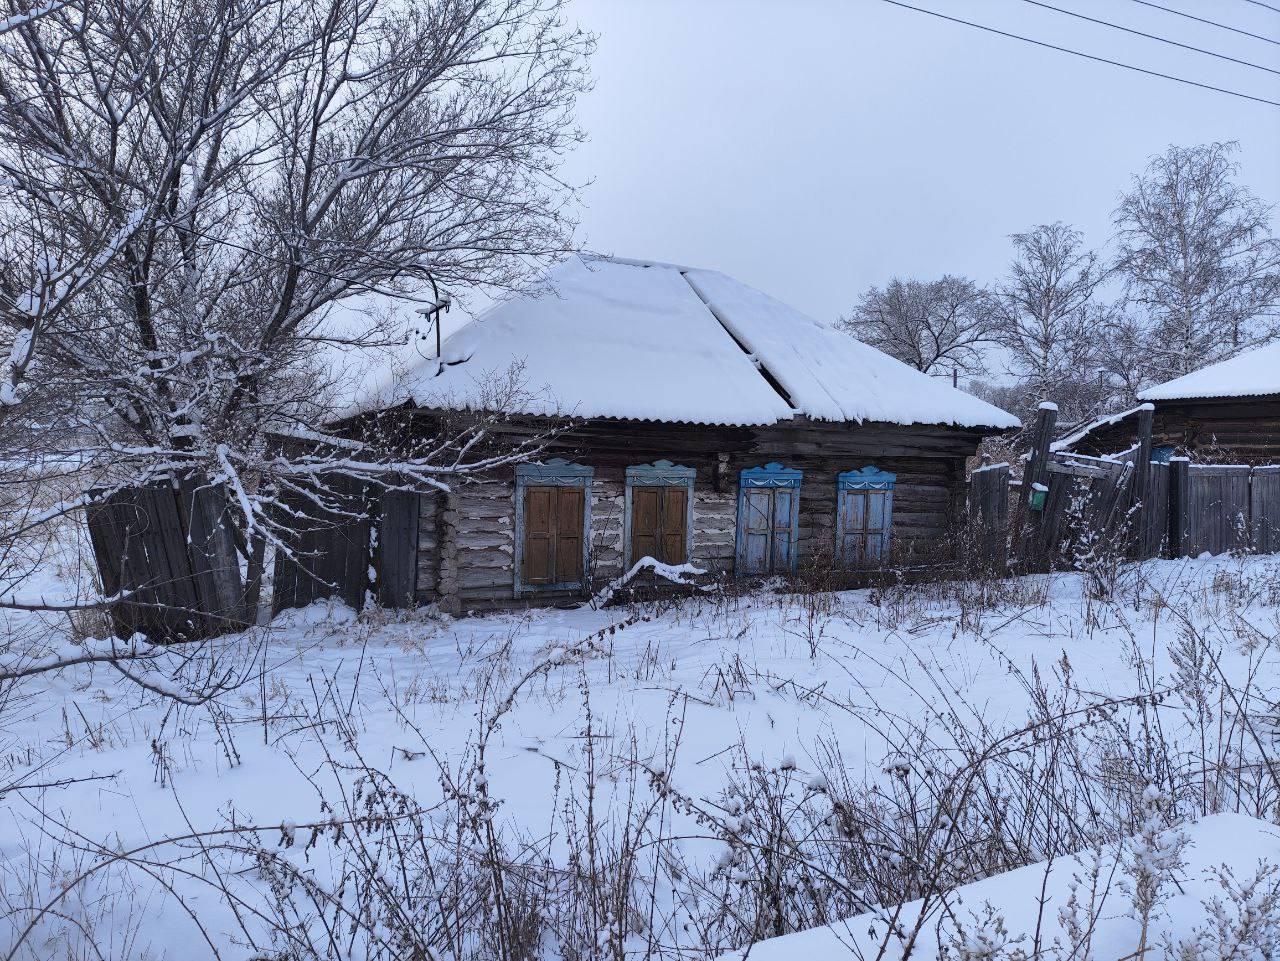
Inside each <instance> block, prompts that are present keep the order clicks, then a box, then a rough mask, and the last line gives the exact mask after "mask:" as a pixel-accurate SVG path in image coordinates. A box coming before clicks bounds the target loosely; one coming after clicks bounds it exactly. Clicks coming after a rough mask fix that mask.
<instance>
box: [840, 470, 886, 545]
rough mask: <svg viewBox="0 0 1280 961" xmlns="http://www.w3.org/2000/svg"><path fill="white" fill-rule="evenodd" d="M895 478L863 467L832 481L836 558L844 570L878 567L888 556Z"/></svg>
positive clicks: (846, 472)
mask: <svg viewBox="0 0 1280 961" xmlns="http://www.w3.org/2000/svg"><path fill="white" fill-rule="evenodd" d="M897 479H898V477H897V475H896V474H891V473H889V472H888V471H882V470H880V469H878V468H876V467H872V466H867V467H864V468H862V469H861V470H850V471H845V472H844V473H843V474H840V475H838V476H837V478H836V498H837V510H836V559H837V561H838V562H839V563H840V564H841V565H842V566H844V567H862V566H864V565H874V564H879V563H880V562H881V561H883V560H884V559H885V558H886V557H888V555H889V535H890V532H891V530H892V528H893V487H894V484H895V483H896V482H897Z"/></svg>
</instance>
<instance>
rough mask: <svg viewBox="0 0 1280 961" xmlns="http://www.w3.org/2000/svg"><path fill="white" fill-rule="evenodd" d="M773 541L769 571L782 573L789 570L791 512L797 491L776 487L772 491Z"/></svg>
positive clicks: (791, 548) (791, 545)
mask: <svg viewBox="0 0 1280 961" xmlns="http://www.w3.org/2000/svg"><path fill="white" fill-rule="evenodd" d="M772 493H773V543H772V548H773V549H772V551H771V552H770V562H769V571H770V572H771V573H774V574H782V573H785V572H787V571H789V570H791V551H792V550H793V548H794V545H793V544H792V543H791V512H792V511H793V510H794V509H795V500H794V499H795V497H796V496H797V495H798V493H799V492H798V491H793V490H788V489H786V488H778V489H776V490H774V491H773V492H772Z"/></svg>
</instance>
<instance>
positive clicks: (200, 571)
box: [86, 477, 248, 641]
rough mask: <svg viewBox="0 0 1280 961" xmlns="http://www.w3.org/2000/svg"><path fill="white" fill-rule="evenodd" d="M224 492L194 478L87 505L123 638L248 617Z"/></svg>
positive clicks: (175, 633) (198, 631) (189, 635)
mask: <svg viewBox="0 0 1280 961" xmlns="http://www.w3.org/2000/svg"><path fill="white" fill-rule="evenodd" d="M226 509H227V505H226V501H225V491H223V490H222V488H220V487H218V486H214V485H210V484H208V483H207V482H205V481H204V480H203V479H202V478H199V477H194V478H189V479H187V480H184V481H182V482H181V483H179V482H177V481H174V482H173V483H172V484H156V485H151V486H147V487H137V488H130V489H125V490H120V491H116V492H114V493H112V494H110V495H108V496H106V497H103V498H102V499H101V500H99V501H97V502H95V503H94V504H93V505H92V506H91V507H90V508H89V509H88V511H87V515H88V516H87V518H86V520H87V525H88V528H89V539H90V543H91V544H92V545H93V552H94V557H95V559H96V560H97V564H98V572H99V576H100V577H101V579H102V587H103V590H104V592H105V593H106V594H107V595H108V596H111V595H114V594H121V593H123V594H127V595H128V600H126V601H123V602H121V603H119V604H115V605H113V606H112V608H111V618H112V626H113V627H114V629H115V631H116V633H117V634H118V635H120V636H121V637H129V636H131V635H133V634H134V633H141V634H145V635H146V636H147V637H149V638H151V639H153V640H162V641H180V640H190V639H193V638H201V637H212V636H215V635H217V634H224V633H227V632H228V631H234V630H239V629H241V628H243V627H244V626H245V624H246V623H247V622H248V616H247V612H246V610H245V593H244V589H243V585H242V583H241V577H240V565H239V559H238V557H237V555H236V551H235V545H234V542H233V540H232V534H231V530H230V527H229V526H228V525H227V524H226V523H224V514H225V512H226Z"/></svg>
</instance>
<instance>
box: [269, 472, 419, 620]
mask: <svg viewBox="0 0 1280 961" xmlns="http://www.w3.org/2000/svg"><path fill="white" fill-rule="evenodd" d="M324 487H325V492H326V497H325V500H326V501H327V502H328V504H329V507H330V508H331V509H330V510H321V509H319V508H318V507H317V505H316V502H315V501H314V500H313V499H312V498H310V497H307V496H305V495H303V494H299V493H293V494H291V495H289V496H288V497H286V498H284V505H285V510H286V511H287V512H288V513H289V516H290V524H289V526H290V528H291V529H292V536H291V537H290V538H289V541H288V545H287V546H288V550H283V549H280V548H277V549H276V564H275V586H274V594H273V598H272V610H273V611H274V612H276V613H278V612H280V611H281V610H283V609H284V608H287V607H305V606H306V605H308V604H310V603H311V602H313V601H317V600H322V599H325V598H329V597H337V598H339V599H340V600H342V602H343V603H345V604H346V605H347V606H349V607H351V608H354V609H355V610H357V611H358V610H362V609H363V608H364V606H365V601H366V599H367V598H368V597H369V596H373V597H374V598H376V600H377V601H378V603H379V604H381V605H382V606H383V607H393V608H401V607H409V606H412V604H413V602H414V596H415V591H416V587H417V543H418V512H419V509H418V496H419V495H418V494H417V493H416V492H414V491H406V490H399V489H385V488H383V487H381V486H378V487H374V486H371V485H369V484H367V483H365V482H363V481H361V480H357V479H355V478H352V477H348V476H347V475H344V474H334V475H329V476H327V477H325V478H324Z"/></svg>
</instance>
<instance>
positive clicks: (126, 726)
mask: <svg viewBox="0 0 1280 961" xmlns="http://www.w3.org/2000/svg"><path fill="white" fill-rule="evenodd" d="M46 580H47V581H48V582H49V583H46V587H48V588H49V589H50V590H51V591H52V590H53V589H54V585H53V584H52V577H50V578H47V579H46ZM1278 619H1280V561H1278V560H1277V559H1274V558H1262V559H1259V558H1254V559H1228V558H1223V559H1214V560H1208V559H1204V560H1192V561H1180V562H1155V563H1151V564H1148V565H1144V566H1141V567H1137V568H1127V569H1124V570H1122V571H1120V572H1119V573H1118V575H1116V576H1115V577H1114V578H1106V579H1098V578H1094V579H1092V580H1090V579H1086V578H1085V577H1082V576H1081V575H1075V574H1064V575H1055V576H1053V577H1032V578H1023V579H1014V580H1008V581H995V582H990V583H986V584H942V585H918V586H892V587H887V588H880V589H875V590H867V591H857V592H848V593H841V594H823V593H813V594H801V595H794V594H790V595H788V594H779V593H776V592H772V591H767V590H762V591H760V592H757V593H753V594H748V595H745V596H740V597H722V596H706V597H698V598H694V599H685V600H679V601H673V602H668V603H665V604H663V605H659V606H653V605H636V606H632V607H626V606H620V607H613V608H609V609H605V610H591V609H589V608H583V609H578V610H572V611H537V612H532V613H527V614H519V615H515V614H506V615H494V616H488V617H473V618H464V619H458V620H452V619H447V618H442V617H439V616H436V615H434V614H433V613H432V612H429V611H422V612H416V613H414V614H411V615H406V616H402V617H392V616H389V615H386V614H383V613H381V612H376V611H375V612H369V613H366V614H364V615H361V616H360V617H357V616H356V615H355V614H354V613H353V612H351V611H350V610H348V609H345V608H342V607H326V606H321V605H317V606H313V607H312V608H309V609H307V610H304V611H298V612H292V613H289V614H286V615H283V616H281V617H280V618H277V619H276V621H275V622H274V623H273V624H272V625H271V626H270V628H269V629H266V630H255V631H252V632H249V633H247V634H245V635H243V636H237V637H233V638H228V639H224V640H222V641H219V642H217V644H215V645H212V646H211V647H210V648H209V649H207V650H205V651H204V652H203V653H202V655H201V656H200V657H199V658H196V659H194V660H191V661H188V662H185V663H184V664H183V665H180V666H177V667H174V666H172V665H168V664H167V663H163V664H157V665H153V667H152V668H151V669H152V670H153V671H155V672H156V675H155V676H156V677H161V676H163V677H165V678H166V680H167V682H170V683H176V682H175V681H174V678H173V677H171V676H170V675H171V674H172V672H173V671H174V670H176V671H177V672H178V677H177V680H178V681H183V682H185V683H186V684H187V687H188V688H190V687H191V686H192V685H195V684H196V683H197V682H198V680H199V679H200V678H209V677H214V678H217V679H218V680H220V681H221V682H222V685H223V687H224V688H225V690H224V691H223V692H222V693H221V694H219V696H217V697H216V698H214V699H213V700H211V701H209V702H208V703H205V704H198V705H184V704H181V703H176V702H175V701H173V700H172V699H169V698H165V697H161V696H158V695H157V694H155V693H152V692H149V691H147V690H144V689H143V688H140V687H139V686H138V685H137V684H135V683H133V682H131V681H128V680H126V679H124V678H122V677H121V676H120V675H119V674H118V673H117V672H116V671H115V670H113V669H112V668H110V667H109V666H106V665H85V666H81V667H78V668H74V669H70V670H66V671H62V672H60V673H55V674H44V675H40V676H38V677H34V678H31V679H27V680H24V681H23V682H21V683H19V684H18V685H15V686H14V687H13V688H11V689H10V690H9V691H8V693H7V696H6V699H5V702H4V705H3V716H2V717H3V722H2V726H0V738H2V739H3V742H2V743H0V750H2V756H3V761H4V771H3V780H2V781H0V783H3V784H5V785H6V786H9V789H8V790H7V791H6V792H5V793H4V794H3V799H2V800H0V805H2V810H0V814H2V816H3V818H4V821H3V829H0V852H2V854H3V862H2V864H0V869H2V870H3V878H2V879H0V884H2V892H3V899H4V905H5V908H4V912H5V913H4V924H5V929H4V932H3V934H2V935H0V945H5V946H6V947H5V952H4V953H0V958H4V957H18V958H90V957H106V958H139V959H142V958H173V959H179V958H181V959H187V958H237V959H248V958H255V959H268V958H269V959H273V961H284V959H301V958H312V957H331V958H348V957H350V958H357V957H359V958H364V957H396V958H428V957H439V958H461V957H474V958H489V957H498V958H512V959H515V958H538V959H542V958H546V959H550V958H567V959H578V958H596V957H601V958H603V957H609V958H618V959H621V958H624V957H625V958H645V957H672V958H674V957H688V958H696V957H711V956H716V955H719V954H728V953H732V952H737V953H741V952H743V951H744V950H746V949H748V948H751V950H750V951H749V952H748V953H750V954H753V955H758V956H759V957H760V958H762V959H775V958H777V959H781V958H792V957H808V958H812V959H819V958H822V959H825V958H827V957H831V958H837V957H840V958H843V957H859V956H863V957H868V958H873V957H884V958H899V957H902V956H903V954H904V952H905V951H906V949H907V946H908V945H910V946H911V950H912V957H935V956H949V957H963V958H974V959H977V958H990V959H995V958H1005V957H1007V958H1016V957H1019V956H1026V957H1037V956H1038V957H1060V958H1064V959H1065V958H1067V957H1076V958H1086V957H1095V958H1097V959H1098V961H1112V959H1116V961H1118V959H1120V958H1121V957H1126V956H1133V955H1132V952H1134V951H1136V950H1138V949H1139V942H1140V940H1141V939H1143V938H1145V940H1146V944H1147V947H1148V951H1149V954H1148V956H1149V957H1165V956H1167V957H1170V958H1175V957H1176V958H1180V959H1191V958H1200V957H1202V956H1203V957H1215V958H1216V957H1219V955H1217V954H1212V953H1209V954H1199V953H1188V954H1177V953H1176V952H1177V951H1179V950H1182V949H1183V948H1186V950H1188V951H1190V950H1192V949H1193V948H1194V950H1196V951H1203V950H1208V949H1206V948H1203V946H1198V945H1199V942H1198V941H1197V942H1196V943H1195V944H1192V940H1194V938H1193V932H1192V929H1193V928H1194V927H1196V926H1197V925H1206V924H1209V925H1211V924H1212V923H1214V919H1215V918H1217V919H1218V922H1220V923H1221V924H1228V923H1229V922H1230V919H1231V918H1234V917H1236V915H1234V914H1232V913H1231V911H1233V910H1236V909H1240V910H1244V908H1243V907H1241V905H1242V904H1244V902H1246V901H1248V900H1249V899H1250V898H1252V899H1254V901H1256V905H1255V907H1256V908H1257V910H1261V911H1262V912H1263V914H1264V915H1266V914H1268V913H1270V912H1271V909H1274V908H1275V907H1276V901H1275V899H1274V897H1272V900H1270V901H1267V900H1266V897H1267V896H1268V891H1272V890H1273V889H1274V886H1275V879H1274V878H1273V877H1271V876H1270V875H1266V876H1264V877H1263V878H1262V879H1261V881H1259V883H1258V884H1257V885H1256V886H1255V888H1254V889H1252V893H1244V894H1242V893H1241V892H1240V891H1239V890H1237V888H1233V887H1232V886H1231V885H1227V888H1230V891H1228V890H1227V888H1224V887H1223V886H1222V885H1220V884H1218V883H1217V882H1216V881H1213V880H1212V879H1206V878H1207V876H1206V874H1205V872H1206V871H1207V870H1208V869H1210V868H1212V867H1213V866H1215V865H1217V864H1219V863H1220V862H1226V863H1228V864H1229V865H1230V866H1231V868H1232V869H1233V870H1234V871H1235V872H1236V875H1237V880H1238V881H1240V882H1241V884H1243V883H1244V882H1245V881H1247V880H1249V879H1253V878H1254V875H1255V874H1256V870H1257V867H1258V865H1257V859H1258V858H1259V857H1262V856H1270V857H1273V858H1275V859H1276V863H1278V864H1280V830H1277V829H1273V828H1271V827H1270V824H1269V823H1268V822H1272V821H1274V819H1275V815H1276V810H1277V809H1276V802H1277V789H1278V788H1280V780H1277V778H1276V777H1275V776H1274V775H1273V772H1272V769H1271V763H1272V761H1273V760H1274V761H1275V763H1277V764H1278V765H1280V758H1275V755H1274V753H1273V752H1272V750H1271V748H1272V747H1273V730H1272V716H1273V711H1272V706H1273V704H1274V700H1275V697H1276V687H1277V681H1278V680H1280V672H1278V668H1277V660H1276V658H1277V651H1276V648H1275V641H1276V638H1277V634H1278V632H1280V624H1278ZM8 629H9V631H10V632H16V633H22V634H24V635H25V636H27V637H32V636H37V635H38V636H42V637H45V638H48V639H49V641H50V643H65V642H66V641H67V637H68V634H67V631H68V630H69V628H68V625H67V623H66V622H65V621H58V620H56V619H53V618H51V617H50V616H49V615H41V616H40V617H37V616H35V615H29V614H13V615H10V620H9V622H8ZM81 629H83V623H82V624H81ZM175 664H176V662H175ZM165 671H169V673H168V674H166V673H164V672H165ZM1206 815H1211V816H1210V817H1209V818H1208V819H1207V820H1201V819H1202V818H1204V817H1205V816H1206ZM1179 831H1184V832H1186V835H1185V836H1186V837H1187V838H1189V839H1190V841H1191V842H1192V843H1189V844H1188V845H1187V847H1186V848H1185V850H1184V849H1183V846H1182V842H1180V841H1177V840H1176V839H1177V838H1178V837H1179V835H1178V832H1179ZM1134 836H1136V837H1137V840H1129V841H1123V842H1122V839H1125V838H1131V837H1134ZM1117 844H1119V845H1120V846H1118V847H1117ZM1073 854H1074V855H1075V860H1069V859H1068V856H1069V855H1073ZM1064 859H1066V860H1064ZM1046 866H1047V867H1048V869H1049V870H1046ZM1015 869H1020V872H1019V873H1015V874H1011V875H1009V874H1004V873H1003V872H1006V871H1010V870H1015ZM1091 871H1092V875H1091ZM1073 877H1074V878H1075V882H1073V881H1072V878H1073ZM1090 877H1092V878H1093V881H1092V882H1090V880H1089V878H1090ZM1099 877H1101V881H1099V880H1098V878H1099ZM984 879H985V880H984ZM1082 879H1083V880H1082ZM1144 879H1145V880H1144ZM975 882H976V883H975ZM1179 882H1180V883H1179ZM966 884H967V885H969V887H965V888H961V890H960V892H959V895H958V896H957V895H955V894H952V893H950V892H951V891H952V890H953V889H954V888H956V887H957V886H958V885H966ZM1081 885H1083V888H1082V887H1081ZM1144 885H1145V886H1144ZM1086 889H1087V890H1092V891H1093V893H1094V897H1093V899H1092V900H1091V901H1089V903H1088V904H1085V905H1084V906H1083V907H1082V906H1081V903H1082V898H1083V895H1081V893H1080V892H1081V890H1086ZM1099 890H1103V892H1104V895H1105V896H1102V897H1101V900H1099V899H1098V897H1097V892H1098V891H1099ZM1153 891H1154V893H1152V892H1153ZM1144 892H1146V894H1144ZM1232 892H1234V894H1232ZM1147 895H1150V896H1149V897H1148V896H1147ZM1211 895H1217V896H1219V897H1220V898H1224V899H1225V900H1224V903H1223V905H1220V906H1219V908H1218V909H1214V908H1213V907H1212V905H1209V906H1206V905H1205V903H1204V902H1205V901H1206V899H1208V898H1209V897H1210V896H1211ZM1228 895H1230V896H1228ZM1073 897H1074V899H1075V900H1074V903H1075V905H1076V907H1075V908H1073V909H1072V910H1074V911H1076V915H1075V920H1076V922H1080V923H1083V922H1081V921H1080V919H1082V918H1092V919H1093V920H1092V921H1090V922H1089V923H1088V924H1086V925H1085V928H1086V929H1087V930H1089V931H1090V932H1093V931H1095V929H1096V939H1095V942H1094V943H1093V946H1092V948H1091V950H1092V951H1093V953H1092V954H1090V953H1088V952H1087V951H1084V950H1082V949H1080V948H1078V947H1074V948H1073V947H1072V946H1073V945H1075V944H1076V942H1075V941H1072V937H1076V938H1077V940H1078V939H1079V937H1081V936H1082V935H1080V934H1079V931H1080V930H1082V929H1080V928H1079V926H1078V925H1077V927H1076V928H1072V927H1071V925H1070V924H1069V923H1068V921H1070V920H1071V919H1070V918H1068V917H1066V916H1065V915H1061V914H1060V912H1061V910H1063V909H1064V908H1065V907H1066V906H1067V905H1068V902H1070V901H1071V900H1072V898H1073ZM1144 898H1145V899H1146V900H1145V901H1144ZM988 900H989V901H991V902H992V905H993V910H994V914H992V913H990V912H988V914H987V915H986V916H985V917H984V916H983V908H984V903H985V901H988ZM1147 902H1150V903H1149V904H1147ZM904 903H905V905H906V906H905V907H901V905H903V904H904ZM1250 903H1252V902H1250ZM1090 905H1092V907H1090ZM1144 905H1146V906H1145V907H1144ZM1233 906H1234V907H1233ZM1246 906H1247V905H1246ZM1268 906H1269V907H1268ZM1215 910H1216V912H1217V913H1216V914H1215ZM1257 910H1255V912H1254V913H1255V914H1256V913H1257ZM1275 913H1280V911H1277V912H1275ZM1228 916H1229V917H1228ZM850 918H855V919H856V920H854V921H851V922H850V921H848V920H847V919H850ZM1002 918H1003V920H1001V919H1002ZM1223 919H1226V920H1223ZM1255 920H1256V919H1255ZM1242 923H1243V922H1242ZM1001 930H1006V931H1007V935H1000V934H999V933H998V932H999V931H1001ZM1232 930H1235V929H1232ZM1258 930H1259V931H1261V932H1262V933H1258V934H1257V937H1258V938H1264V937H1272V938H1275V937H1280V928H1278V927H1277V925H1272V929H1271V932H1270V934H1267V933H1266V931H1262V929H1258ZM796 931H800V932H803V933H799V934H795V933H792V932H796ZM1072 931H1075V932H1076V934H1075V935H1072V933H1071V932H1072ZM1144 931H1145V933H1144ZM957 932H958V933H957ZM1050 932H1052V935H1051V934H1050ZM779 935H786V937H783V938H781V939H780V940H777V941H771V940H770V939H771V938H774V937H776V936H779ZM1024 935H1025V939H1024V940H1022V941H1019V940H1018V938H1019V937H1020V936H1024ZM1250 936H1252V935H1250ZM1194 937H1200V935H1195V936H1194ZM1205 937H1209V936H1208V935H1205ZM1223 937H1227V935H1224V936H1223ZM1244 937H1245V935H1241V934H1239V933H1238V932H1237V933H1236V934H1232V935H1230V938H1231V939H1235V940H1237V941H1239V940H1240V939H1241V938H1244ZM1055 939H1056V942H1057V944H1058V945H1059V947H1058V948H1057V949H1055V950H1058V951H1059V953H1058V954H1052V953H1050V951H1049V947H1048V946H1049V945H1050V943H1051V942H1053V941H1054V940H1055ZM1162 939H1163V940H1162ZM1180 940H1181V941H1182V942H1185V943H1184V944H1181V945H1180V944H1179V943H1178V942H1179V941H1180ZM1210 940H1212V938H1210ZM757 942H760V944H759V947H755V948H753V947H752V945H754V944H756V943H757ZM1260 943H1261V942H1260ZM1274 944H1275V942H1273V947H1274ZM984 945H985V946H986V947H984ZM1001 945H1003V946H1001ZM1033 947H1034V948H1035V949H1036V950H1034V951H1033ZM1018 951H1023V952H1025V955H1019V954H1017V953H1016V952H1018ZM380 952H381V953H380ZM984 952H985V953H984ZM1162 952H1165V953H1162ZM1222 956H1223V957H1227V955H1222ZM1267 956H1269V955H1266V954H1265V953H1255V954H1242V955H1240V957H1244V958H1254V957H1257V958H1262V957H1267Z"/></svg>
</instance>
